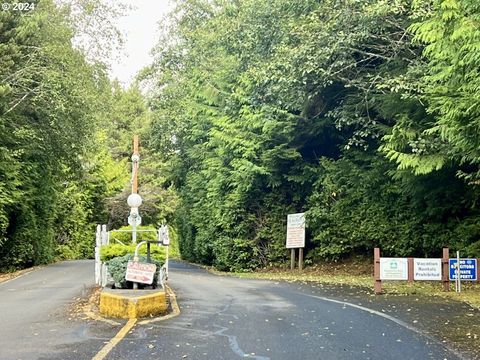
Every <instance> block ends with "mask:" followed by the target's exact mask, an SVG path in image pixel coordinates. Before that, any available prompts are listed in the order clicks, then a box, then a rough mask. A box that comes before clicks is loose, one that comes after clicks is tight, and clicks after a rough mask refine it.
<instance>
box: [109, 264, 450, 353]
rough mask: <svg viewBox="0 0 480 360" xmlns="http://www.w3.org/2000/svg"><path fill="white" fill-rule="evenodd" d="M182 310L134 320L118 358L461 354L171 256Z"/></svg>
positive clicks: (307, 290) (309, 293)
mask: <svg viewBox="0 0 480 360" xmlns="http://www.w3.org/2000/svg"><path fill="white" fill-rule="evenodd" d="M170 284H171V286H172V287H173V288H174V290H175V292H176V294H177V299H178V303H179V305H180V309H181V314H180V315H179V316H178V317H176V318H174V319H170V320H167V321H163V322H152V323H149V324H145V325H137V327H136V328H135V330H134V331H133V332H132V333H131V334H130V335H128V336H127V337H126V338H125V339H124V340H123V341H122V342H120V343H119V344H118V345H117V346H116V347H115V348H114V349H113V350H112V352H111V353H110V354H109V355H108V356H107V359H110V360H114V359H115V360H119V359H209V360H214V359H218V360H225V359H232V360H234V359H240V358H250V359H258V360H267V359H271V360H292V359H312V360H313V359H321V360H328V359H335V360H339V359H355V360H359V359H382V360H383V359H390V360H394V359H401V360H405V359H458V358H459V357H458V356H457V355H455V354H453V353H451V352H450V351H449V350H448V349H447V348H445V347H444V346H443V345H442V344H441V343H439V342H437V341H435V340H433V339H431V338H428V337H426V336H424V335H422V334H421V333H419V332H416V331H415V329H414V328H409V326H408V325H406V324H404V323H402V322H400V321H397V320H396V319H394V318H390V317H388V316H385V315H383V316H382V314H381V313H376V312H374V311H369V310H368V309H365V308H363V307H361V306H358V305H353V306H351V305H349V304H345V303H343V302H341V301H331V300H330V299H328V298H324V297H323V296H322V293H321V290H319V289H315V288H313V287H308V286H307V287H304V288H303V290H299V287H298V286H296V285H295V284H288V283H284V282H270V281H258V280H246V279H238V278H232V277H223V276H215V275H212V274H210V273H208V272H206V271H204V270H202V269H199V268H197V267H194V266H191V265H186V264H181V263H176V264H175V263H174V264H172V265H171V270H170Z"/></svg>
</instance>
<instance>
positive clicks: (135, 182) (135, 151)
mask: <svg viewBox="0 0 480 360" xmlns="http://www.w3.org/2000/svg"><path fill="white" fill-rule="evenodd" d="M133 155H138V156H140V152H139V151H138V135H134V136H133ZM132 167H133V168H132V172H133V174H132V176H133V177H132V194H136V193H137V192H138V162H133V163H132Z"/></svg>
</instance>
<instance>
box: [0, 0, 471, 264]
mask: <svg viewBox="0 0 480 360" xmlns="http://www.w3.org/2000/svg"><path fill="white" fill-rule="evenodd" d="M36 4H37V6H36V9H35V11H34V12H33V13H31V14H29V15H28V16H26V15H25V14H21V13H18V12H17V13H15V12H0V126H1V131H0V137H1V140H0V146H1V147H2V149H1V152H0V259H1V266H0V267H2V268H14V267H25V266H29V265H32V264H38V263H44V262H49V261H52V260H53V259H54V258H75V257H89V256H91V255H92V254H93V240H94V239H93V236H92V234H93V229H94V226H95V224H96V223H108V224H109V226H110V227H111V228H113V227H119V226H121V225H123V224H124V223H125V222H126V216H127V215H128V209H127V206H126V204H125V199H126V195H127V193H128V181H129V166H128V158H129V156H130V152H131V150H130V142H131V137H132V135H133V133H140V137H141V139H142V164H141V170H142V173H141V178H140V183H141V184H142V187H141V188H140V193H141V194H142V196H143V197H144V204H146V207H145V208H143V209H141V211H142V216H143V217H144V220H145V222H146V223H149V224H153V225H156V224H158V223H159V222H160V221H161V220H162V219H166V220H167V221H168V222H169V223H170V224H174V226H175V228H176V230H177V232H178V235H179V245H180V250H181V253H182V257H184V258H185V259H187V260H191V261H195V262H200V263H204V264H209V265H214V266H216V267H217V268H219V269H223V270H233V271H241V270H249V269H255V268H258V267H263V266H269V265H277V264H281V263H283V262H285V261H286V260H287V257H286V256H287V252H286V250H285V249H284V243H285V231H286V215H287V214H288V213H293V212H303V211H305V212H306V215H307V223H308V228H307V237H308V240H307V261H308V262H310V263H313V262H316V261H319V260H324V259H328V260H340V259H342V258H346V257H349V256H352V255H367V256H368V255H369V254H370V253H371V250H372V249H373V247H376V246H380V247H381V248H382V249H383V253H384V254H386V255H392V256H396V255H398V256H407V255H408V256H438V255H440V252H441V248H442V247H443V246H449V247H450V248H452V249H455V250H456V249H458V250H461V252H462V254H463V255H471V256H480V236H479V235H480V217H479V215H480V214H479V204H478V200H479V193H480V187H479V185H480V168H479V161H480V118H479V115H480V95H479V94H480V92H479V91H478V89H479V88H480V77H479V71H480V51H479V50H480V28H479V26H480V3H478V2H477V1H475V0H415V1H413V2H412V1H406V0H405V1H403V0H390V1H382V0H361V1H356V0H346V1H336V0H324V1H313V0H303V1H287V0H268V1H267V0H244V1H236V0H217V1H212V0H178V1H176V3H175V4H176V6H175V9H174V10H173V12H172V13H171V14H170V16H169V19H168V21H165V22H164V23H162V27H163V29H162V30H163V31H162V38H161V39H159V42H158V45H157V46H156V48H155V49H154V52H155V61H154V63H153V64H152V65H151V66H149V67H148V68H146V69H144V70H143V71H142V72H141V73H140V74H139V76H138V79H137V83H136V84H135V85H133V86H132V87H131V88H130V89H126V90H125V89H122V88H121V87H120V86H119V85H118V84H116V83H115V82H112V81H110V80H109V79H108V77H107V75H106V68H105V65H104V62H102V53H101V51H96V50H102V51H105V49H107V50H108V47H105V46H104V44H115V39H116V33H115V29H114V28H112V26H111V24H109V23H108V21H107V23H100V25H98V24H97V25H96V26H94V30H96V31H97V32H98V31H100V35H101V36H100V35H98V33H97V34H96V35H95V36H94V38H95V39H96V41H98V42H99V44H100V45H101V46H97V47H96V48H95V46H94V47H93V48H92V47H85V46H83V44H82V42H75V41H72V39H78V38H80V39H82V36H79V34H83V36H84V37H85V36H88V35H89V34H90V30H92V29H90V28H89V27H88V24H91V23H92V21H87V20H89V19H105V17H103V16H101V15H102V14H105V12H106V11H108V9H106V8H105V7H103V5H102V3H101V2H97V1H76V2H75V1H71V2H67V4H69V5H68V6H63V7H59V6H56V5H54V3H53V2H52V1H50V0H41V1H39V2H37V3H36ZM109 14H111V13H109ZM73 15H74V16H73ZM99 21H100V20H99ZM90 35H91V34H90ZM102 41H103V43H102ZM89 44H91V43H89ZM102 44H103V45H102ZM94 45H95V44H94Z"/></svg>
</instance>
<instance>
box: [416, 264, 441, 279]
mask: <svg viewBox="0 0 480 360" xmlns="http://www.w3.org/2000/svg"><path fill="white" fill-rule="evenodd" d="M413 280H442V259H413Z"/></svg>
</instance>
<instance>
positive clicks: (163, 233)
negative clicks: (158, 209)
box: [95, 225, 170, 288]
mask: <svg viewBox="0 0 480 360" xmlns="http://www.w3.org/2000/svg"><path fill="white" fill-rule="evenodd" d="M112 231H113V232H131V230H112ZM137 232H157V234H158V239H159V241H161V242H162V245H160V246H166V263H165V265H164V266H163V267H162V268H161V269H160V276H159V280H160V285H161V286H162V288H164V286H165V282H166V280H167V279H168V252H169V251H168V250H169V243H170V241H169V235H168V228H167V226H166V225H162V227H161V228H160V229H158V231H155V230H137ZM95 239H96V241H95V284H97V285H100V286H102V287H105V286H106V285H107V282H108V268H107V265H106V264H105V263H104V262H102V260H101V258H100V248H101V247H102V246H103V245H108V244H110V231H107V226H106V225H97V231H96V233H95Z"/></svg>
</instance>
